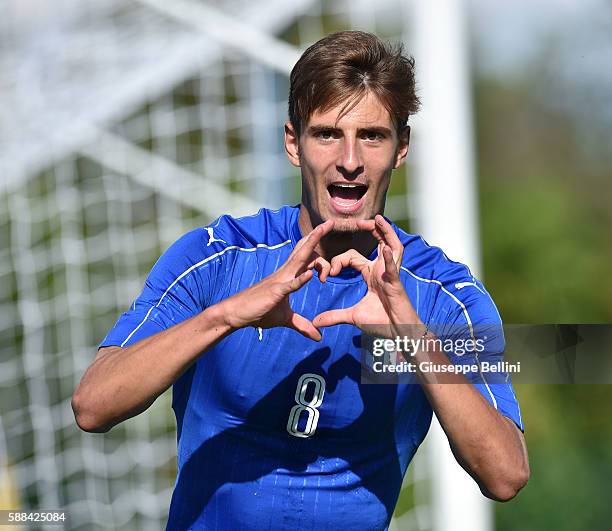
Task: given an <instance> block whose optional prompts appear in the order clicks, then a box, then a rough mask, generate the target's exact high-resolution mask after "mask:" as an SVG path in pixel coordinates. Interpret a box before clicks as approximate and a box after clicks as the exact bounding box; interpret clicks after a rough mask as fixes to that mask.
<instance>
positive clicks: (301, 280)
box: [285, 269, 313, 294]
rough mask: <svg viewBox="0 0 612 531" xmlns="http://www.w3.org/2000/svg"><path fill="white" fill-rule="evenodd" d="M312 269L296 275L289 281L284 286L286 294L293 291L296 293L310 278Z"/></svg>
mask: <svg viewBox="0 0 612 531" xmlns="http://www.w3.org/2000/svg"><path fill="white" fill-rule="evenodd" d="M312 275H313V273H312V269H307V270H306V271H304V272H303V273H302V274H301V275H298V276H297V277H295V278H294V279H292V280H290V281H289V282H288V283H287V284H286V289H285V291H286V294H289V293H292V292H293V291H297V290H298V289H300V288H301V287H302V286H303V285H304V284H306V282H308V281H309V280H310V279H311V278H312Z"/></svg>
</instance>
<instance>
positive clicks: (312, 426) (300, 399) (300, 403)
mask: <svg viewBox="0 0 612 531" xmlns="http://www.w3.org/2000/svg"><path fill="white" fill-rule="evenodd" d="M310 384H312V385H314V390H313V394H312V398H311V399H310V400H309V401H307V400H306V393H307V391H308V387H309V385H310ZM324 394H325V380H324V379H323V377H321V376H319V375H318V374H311V373H306V374H302V376H300V379H299V380H298V383H297V388H296V390H295V401H296V402H297V404H296V405H295V406H293V407H292V408H291V411H290V413H289V420H288V421H287V431H288V432H289V433H290V434H291V435H293V436H294V437H304V438H306V437H311V436H312V435H314V432H315V431H316V429H317V424H318V423H319V410H318V409H317V408H318V407H319V406H320V405H321V404H322V403H323V395H324ZM303 411H305V412H306V414H307V415H308V418H307V419H306V426H305V427H304V431H300V429H299V427H298V424H299V422H300V418H301V417H302V412H303Z"/></svg>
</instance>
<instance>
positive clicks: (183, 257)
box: [100, 229, 209, 347]
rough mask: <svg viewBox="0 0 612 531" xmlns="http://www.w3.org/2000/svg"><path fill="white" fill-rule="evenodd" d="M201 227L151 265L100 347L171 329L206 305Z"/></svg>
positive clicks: (126, 342)
mask: <svg viewBox="0 0 612 531" xmlns="http://www.w3.org/2000/svg"><path fill="white" fill-rule="evenodd" d="M202 232H203V229H195V230H193V231H191V232H189V233H187V234H185V235H184V236H182V237H181V238H179V239H178V240H177V241H176V242H175V243H173V244H172V245H171V246H170V247H169V248H168V249H167V250H166V252H164V254H163V255H162V256H161V257H160V258H159V260H158V261H157V262H156V263H155V265H154V266H153V268H152V270H151V272H150V273H149V275H148V277H147V279H146V282H145V285H144V288H143V290H142V293H141V294H140V295H139V296H138V298H137V299H136V300H135V301H134V302H133V304H132V305H131V306H130V308H129V309H128V310H127V311H126V312H124V313H123V314H122V315H121V316H120V317H119V319H118V320H117V322H116V323H115V325H114V326H113V328H112V329H111V330H110V332H109V333H108V334H107V335H106V337H105V338H104V340H103V341H102V343H100V347H107V346H111V345H115V346H121V347H125V346H129V345H131V344H133V343H136V342H138V341H140V340H142V339H145V338H147V337H149V336H152V335H154V334H157V333H158V332H161V331H163V330H166V329H167V328H170V327H172V326H174V325H176V324H178V323H180V322H182V321H185V320H186V319H189V318H190V317H193V316H194V315H197V314H198V313H199V312H201V311H203V310H204V309H205V307H206V301H207V300H208V285H209V283H208V282H207V279H206V272H207V268H201V267H199V266H200V265H201V264H202V263H203V262H205V261H206V257H205V255H204V253H203V249H204V248H205V244H204V243H203V236H202Z"/></svg>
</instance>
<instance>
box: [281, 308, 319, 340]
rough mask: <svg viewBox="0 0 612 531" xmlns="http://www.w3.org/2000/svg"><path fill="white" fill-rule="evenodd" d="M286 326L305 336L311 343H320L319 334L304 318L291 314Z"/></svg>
mask: <svg viewBox="0 0 612 531" xmlns="http://www.w3.org/2000/svg"><path fill="white" fill-rule="evenodd" d="M287 326H289V327H290V328H293V329H294V330H296V331H298V332H299V333H300V334H302V335H303V336H306V337H307V338H309V339H312V340H313V341H321V332H319V330H317V328H316V327H315V326H314V325H313V324H312V323H311V322H310V321H309V320H308V319H306V318H305V317H302V316H301V315H300V314H299V313H295V312H293V313H292V314H291V317H290V318H289V322H288V323H287Z"/></svg>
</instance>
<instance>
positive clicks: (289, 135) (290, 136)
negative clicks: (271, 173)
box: [285, 122, 300, 168]
mask: <svg viewBox="0 0 612 531" xmlns="http://www.w3.org/2000/svg"><path fill="white" fill-rule="evenodd" d="M299 144H300V143H299V138H298V135H297V133H296V131H295V128H294V127H293V124H292V123H291V122H287V123H286V124H285V151H286V152H287V157H288V158H289V162H291V164H293V165H294V166H296V167H298V168H299V167H300V151H299V147H300V145H299Z"/></svg>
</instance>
